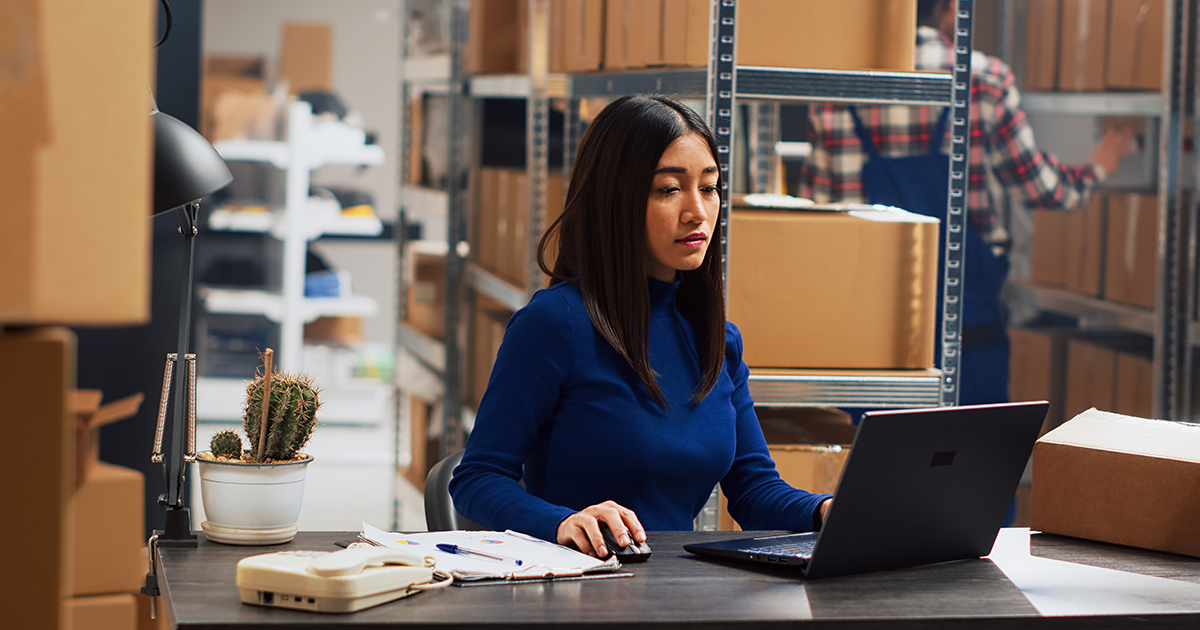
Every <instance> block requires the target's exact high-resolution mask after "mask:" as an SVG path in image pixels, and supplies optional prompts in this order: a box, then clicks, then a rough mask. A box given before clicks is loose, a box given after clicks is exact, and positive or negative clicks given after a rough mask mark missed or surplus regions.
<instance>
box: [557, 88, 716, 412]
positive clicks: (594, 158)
mask: <svg viewBox="0 0 1200 630" xmlns="http://www.w3.org/2000/svg"><path fill="white" fill-rule="evenodd" d="M688 133H696V134H699V135H700V137H702V138H704V140H705V142H707V143H708V147H709V149H711V150H712V154H713V159H714V160H716V156H717V142H716V138H715V137H714V136H713V133H712V131H711V130H709V128H708V125H706V124H705V123H704V121H703V120H702V119H701V118H700V116H698V115H697V114H696V113H695V112H694V111H692V110H691V109H690V108H688V107H687V106H685V105H683V104H682V103H679V102H677V101H675V100H672V99H670V98H667V97H665V96H625V97H622V98H619V99H617V100H616V101H613V102H612V103H610V104H609V105H608V106H607V107H605V108H604V109H603V110H602V111H601V112H600V113H599V114H597V115H596V118H595V119H594V120H593V121H592V124H591V126H590V127H588V130H587V132H586V133H584V134H583V138H582V139H581V141H580V144H579V153H578V154H577V157H576V160H575V167H574V169H573V170H572V171H571V183H570V186H569V188H568V189H567V202H566V206H565V207H564V209H563V213H562V216H560V217H559V218H558V220H556V221H555V222H554V223H553V224H552V225H550V227H549V228H548V229H547V230H546V233H545V234H544V235H543V236H542V239H541V241H540V242H539V243H538V250H537V257H538V266H540V267H541V268H542V271H544V272H545V273H547V274H548V275H549V276H550V282H551V284H558V283H560V282H576V283H577V284H578V287H579V292H580V293H581V294H582V295H583V304H584V306H585V307H586V308H587V312H588V317H590V318H591V320H592V324H593V325H594V326H595V327H596V330H598V331H600V334H601V335H603V336H604V338H605V339H606V340H607V341H608V343H609V344H611V345H612V347H613V348H614V349H616V351H617V352H619V353H620V354H621V356H622V357H624V358H625V360H626V361H628V362H629V365H630V367H632V368H633V371H634V372H636V373H637V375H638V377H640V378H641V379H642V382H643V383H645V385H646V389H648V390H649V391H650V395H651V397H653V398H654V401H655V402H656V403H658V405H659V406H660V407H662V408H666V407H667V401H666V398H664V397H663V393H662V390H661V389H660V388H659V387H658V383H657V382H656V380H655V374H654V370H652V369H651V368H650V353H649V346H648V339H647V337H648V336H649V330H650V298H649V294H648V291H647V289H646V262H645V261H646V204H647V203H648V201H649V196H650V188H651V186H652V185H653V183H654V173H655V170H657V168H658V160H659V158H661V157H662V154H663V152H664V151H665V150H666V149H667V146H668V145H670V144H671V143H672V142H674V141H675V139H677V138H679V137H681V136H684V135H686V134H688ZM719 176H720V174H719V173H718V177H719ZM717 190H718V191H720V190H721V182H720V181H719V180H718V184H717ZM554 239H557V242H558V243H557V244H558V256H557V258H556V260H554V264H553V267H551V266H550V265H549V264H547V261H546V259H545V254H546V249H547V246H548V244H549V243H550V242H551V241H553V240H554ZM720 243H721V225H720V222H719V221H718V222H717V225H716V227H715V228H714V230H713V234H712V235H711V238H710V239H709V247H708V251H707V252H706V253H705V256H704V261H703V262H702V263H701V265H700V267H699V268H698V269H696V270H694V271H683V272H681V276H682V277H681V278H680V285H679V290H678V292H677V294H676V304H677V305H678V307H679V310H680V312H681V313H683V315H684V317H686V318H687V319H688V321H690V322H691V323H692V326H693V327H694V328H695V329H696V347H697V349H698V350H699V354H700V366H701V373H702V378H701V381H700V384H699V385H698V386H697V387H696V392H695V394H694V395H693V396H692V400H693V401H694V402H700V401H701V400H703V399H704V397H705V396H707V395H708V392H709V391H710V390H711V389H712V387H713V385H714V384H715V383H716V382H717V377H718V376H720V373H721V369H722V366H723V363H724V358H725V283H724V276H723V274H722V270H721V251H720ZM576 278H578V280H576Z"/></svg>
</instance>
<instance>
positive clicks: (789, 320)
mask: <svg viewBox="0 0 1200 630" xmlns="http://www.w3.org/2000/svg"><path fill="white" fill-rule="evenodd" d="M730 223H731V225H730V236H729V266H728V268H727V272H726V273H727V277H728V287H727V291H728V294H729V320H730V321H732V322H733V323H735V324H737V326H738V328H739V329H740V330H741V333H742V338H743V340H744V342H745V346H744V351H743V358H744V359H745V361H746V363H747V364H748V365H750V366H751V367H763V368H766V367H786V368H848V369H920V368H928V367H932V366H933V350H934V325H935V322H934V319H935V314H936V306H937V305H936V296H937V284H936V281H937V277H936V276H937V268H938V222H937V220H935V219H931V218H929V217H925V216H921V215H917V214H912V213H908V212H904V211H900V210H893V211H890V212H889V211H877V210H853V211H848V212H835V211H828V210H824V211H822V210H813V211H779V210H745V209H735V210H734V211H733V213H732V217H731V219H730Z"/></svg>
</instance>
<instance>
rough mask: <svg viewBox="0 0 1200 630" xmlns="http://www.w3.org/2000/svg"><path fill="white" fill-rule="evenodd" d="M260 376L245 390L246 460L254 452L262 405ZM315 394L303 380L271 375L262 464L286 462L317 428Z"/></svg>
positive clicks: (304, 379)
mask: <svg viewBox="0 0 1200 630" xmlns="http://www.w3.org/2000/svg"><path fill="white" fill-rule="evenodd" d="M263 382H264V379H263V377H262V376H259V377H257V378H255V379H254V381H253V382H251V383H250V384H249V385H248V386H247V387H246V405H245V410H244V414H243V419H244V422H243V428H244V429H245V431H246V436H247V437H249V438H250V457H251V458H252V459H253V458H254V457H255V456H256V454H257V453H258V449H259V441H260V437H259V436H260V427H259V422H260V419H261V418H262V417H263V416H262V405H263ZM320 406H321V402H320V399H319V393H318V391H317V389H316V387H314V386H313V383H312V382H311V381H309V380H308V379H307V378H303V377H298V376H293V375H290V374H272V375H271V385H270V401H269V402H268V408H267V409H268V413H267V442H266V448H265V449H264V451H263V461H269V460H273V461H288V460H291V459H293V458H294V457H295V455H296V453H297V452H298V451H299V450H300V449H301V448H303V447H304V445H305V444H307V443H308V440H309V438H311V437H312V432H313V429H315V428H316V425H317V409H319V408H320Z"/></svg>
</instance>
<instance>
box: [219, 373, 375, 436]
mask: <svg viewBox="0 0 1200 630" xmlns="http://www.w3.org/2000/svg"><path fill="white" fill-rule="evenodd" d="M247 382H248V381H247V380H245V379H240V378H213V377H200V378H197V379H196V418H197V420H198V421H200V422H241V421H242V409H243V407H244V405H245V400H246V384H247ZM391 395H392V387H391V385H389V384H387V383H383V382H381V381H379V380H378V379H372V378H348V379H343V380H340V381H335V382H333V383H331V384H327V385H324V386H323V387H322V388H321V410H320V411H319V412H318V415H317V420H319V421H320V422H321V424H343V425H347V424H351V425H364V424H371V425H374V424H379V423H381V422H383V421H384V420H385V419H387V418H389V417H390V416H391V413H392V410H391V404H390V402H389V401H390V400H391Z"/></svg>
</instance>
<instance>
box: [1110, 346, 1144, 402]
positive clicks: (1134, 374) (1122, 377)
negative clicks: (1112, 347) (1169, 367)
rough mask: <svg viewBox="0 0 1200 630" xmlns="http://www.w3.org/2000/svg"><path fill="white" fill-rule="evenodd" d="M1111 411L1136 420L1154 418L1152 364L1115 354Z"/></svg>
mask: <svg viewBox="0 0 1200 630" xmlns="http://www.w3.org/2000/svg"><path fill="white" fill-rule="evenodd" d="M1112 409H1113V411H1114V412H1116V413H1119V414H1122V415H1126V416H1134V417H1138V418H1153V417H1154V363H1153V362H1152V361H1151V360H1150V359H1148V358H1146V357H1140V356H1136V355H1132V354H1128V353H1125V352H1118V353H1117V375H1116V391H1115V392H1114V395H1113V408H1112Z"/></svg>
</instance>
